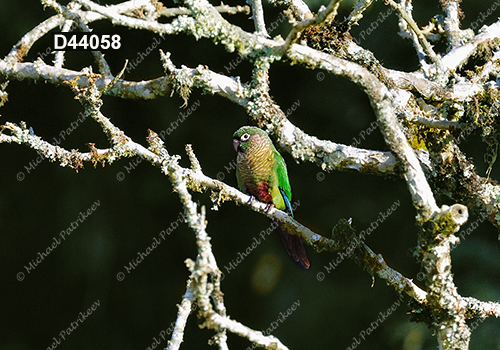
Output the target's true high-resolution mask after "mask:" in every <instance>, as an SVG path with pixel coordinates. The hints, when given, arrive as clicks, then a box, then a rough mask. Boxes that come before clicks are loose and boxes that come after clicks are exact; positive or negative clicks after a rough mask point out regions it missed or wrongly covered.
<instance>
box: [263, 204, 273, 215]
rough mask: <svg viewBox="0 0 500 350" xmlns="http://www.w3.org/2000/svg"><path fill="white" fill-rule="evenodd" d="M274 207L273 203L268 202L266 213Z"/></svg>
mask: <svg viewBox="0 0 500 350" xmlns="http://www.w3.org/2000/svg"><path fill="white" fill-rule="evenodd" d="M272 207H274V205H273V203H268V204H267V205H266V209H264V210H265V211H266V213H269V210H271V208H272Z"/></svg>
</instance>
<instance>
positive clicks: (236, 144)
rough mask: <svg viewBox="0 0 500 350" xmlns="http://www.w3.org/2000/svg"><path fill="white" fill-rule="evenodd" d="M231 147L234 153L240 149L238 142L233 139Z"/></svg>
mask: <svg viewBox="0 0 500 350" xmlns="http://www.w3.org/2000/svg"><path fill="white" fill-rule="evenodd" d="M233 147H234V150H235V151H236V152H238V148H240V140H238V139H233Z"/></svg>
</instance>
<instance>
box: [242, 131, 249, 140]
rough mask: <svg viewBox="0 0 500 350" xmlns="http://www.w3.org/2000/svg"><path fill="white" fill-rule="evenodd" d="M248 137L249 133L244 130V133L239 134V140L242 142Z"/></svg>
mask: <svg viewBox="0 0 500 350" xmlns="http://www.w3.org/2000/svg"><path fill="white" fill-rule="evenodd" d="M249 138H250V134H249V133H247V132H246V133H244V134H243V135H241V137H240V140H241V141H243V142H245V141H247V140H248V139H249Z"/></svg>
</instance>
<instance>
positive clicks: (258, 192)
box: [233, 126, 310, 269]
mask: <svg viewBox="0 0 500 350" xmlns="http://www.w3.org/2000/svg"><path fill="white" fill-rule="evenodd" d="M233 146H234V149H235V150H236V152H237V153H238V155H237V158H236V162H237V167H236V179H237V181H238V187H239V189H240V191H242V192H245V193H248V194H249V195H251V196H254V197H255V198H257V199H258V200H260V201H262V202H264V203H270V204H273V205H274V206H275V207H276V208H278V209H280V210H285V211H286V212H287V213H288V215H290V216H291V217H293V211H292V205H291V200H292V191H291V188H290V182H289V181H288V173H287V170H286V164H285V161H284V159H283V157H282V156H281V154H279V153H278V151H277V150H276V148H274V145H273V143H272V141H271V139H270V138H269V136H268V135H267V133H266V132H264V131H263V130H261V129H259V128H257V127H253V126H243V127H241V128H239V129H238V130H237V131H236V132H235V133H234V134H233ZM276 230H277V231H278V232H279V234H280V236H281V239H282V241H283V244H284V245H285V248H286V251H287V252H288V254H289V255H290V256H291V257H292V258H293V259H294V260H295V261H300V263H301V264H302V266H303V267H304V268H306V269H308V268H309V266H310V263H309V260H308V259H307V255H306V251H305V248H304V245H303V243H302V240H301V239H300V237H298V236H295V235H291V234H289V233H288V232H286V231H285V229H284V228H283V226H282V225H281V223H279V222H276Z"/></svg>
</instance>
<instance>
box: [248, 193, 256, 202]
mask: <svg viewBox="0 0 500 350" xmlns="http://www.w3.org/2000/svg"><path fill="white" fill-rule="evenodd" d="M249 196H250V199H249V200H248V202H247V204H250V203H252V202H253V201H254V200H255V197H254V196H253V195H251V194H249Z"/></svg>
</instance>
